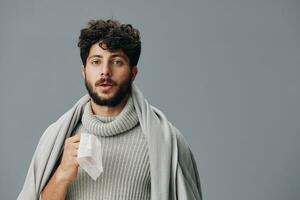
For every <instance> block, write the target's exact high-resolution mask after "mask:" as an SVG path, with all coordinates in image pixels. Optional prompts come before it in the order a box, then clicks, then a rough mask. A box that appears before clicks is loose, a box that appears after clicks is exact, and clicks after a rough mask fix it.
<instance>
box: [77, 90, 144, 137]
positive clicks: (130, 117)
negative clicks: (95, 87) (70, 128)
mask: <svg viewBox="0 0 300 200" xmlns="http://www.w3.org/2000/svg"><path fill="white" fill-rule="evenodd" d="M90 101H91V100H89V101H88V102H87V103H86V104H85V106H84V110H83V115H82V119H81V122H82V125H83V127H84V128H85V129H86V130H87V131H88V132H89V133H91V134H94V135H99V136H114V135H117V134H120V133H122V132H125V131H127V130H129V129H131V128H133V127H134V126H135V125H136V124H137V123H138V116H137V114H136V111H135V108H134V105H133V100H132V97H131V95H129V98H128V100H127V102H126V105H125V106H124V108H123V110H122V111H121V112H120V113H119V114H118V115H117V116H102V115H94V114H93V111H92V108H91V102H90Z"/></svg>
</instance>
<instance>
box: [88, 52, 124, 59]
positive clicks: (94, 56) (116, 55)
mask: <svg viewBox="0 0 300 200" xmlns="http://www.w3.org/2000/svg"><path fill="white" fill-rule="evenodd" d="M111 57H113V58H114V57H122V58H123V59H125V60H126V61H127V58H126V57H125V56H123V55H122V54H118V53H116V54H113V55H112V56H111ZM92 58H103V56H102V55H99V54H95V55H91V56H89V57H88V60H90V59H92Z"/></svg>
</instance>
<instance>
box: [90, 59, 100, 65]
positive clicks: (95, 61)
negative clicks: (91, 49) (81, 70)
mask: <svg viewBox="0 0 300 200" xmlns="http://www.w3.org/2000/svg"><path fill="white" fill-rule="evenodd" d="M91 63H92V64H93V65H98V64H99V60H93V61H92V62H91Z"/></svg>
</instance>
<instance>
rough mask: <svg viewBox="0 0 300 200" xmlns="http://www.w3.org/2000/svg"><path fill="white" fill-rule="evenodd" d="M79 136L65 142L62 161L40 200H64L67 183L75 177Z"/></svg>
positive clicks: (77, 165)
mask: <svg viewBox="0 0 300 200" xmlns="http://www.w3.org/2000/svg"><path fill="white" fill-rule="evenodd" d="M79 142H80V134H76V135H75V136H73V137H69V138H67V139H66V140H65V145H64V152H63V155H62V160H61V163H60V164H59V166H58V167H57V169H56V170H55V172H54V174H53V175H52V177H51V178H50V180H49V182H48V183H47V185H46V186H45V187H44V189H43V191H42V200H64V199H65V198H66V194H67V188H68V185H69V183H71V182H72V180H73V179H74V178H75V177H76V176H77V172H78V167H79V164H78V161H77V154H78V152H77V151H78V148H79Z"/></svg>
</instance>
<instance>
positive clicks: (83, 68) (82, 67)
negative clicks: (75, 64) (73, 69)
mask: <svg viewBox="0 0 300 200" xmlns="http://www.w3.org/2000/svg"><path fill="white" fill-rule="evenodd" d="M84 72H85V67H84V65H81V74H82V77H83V79H84V78H85V77H84Z"/></svg>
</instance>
